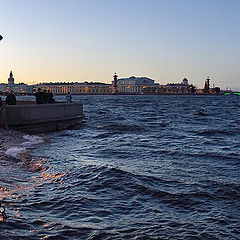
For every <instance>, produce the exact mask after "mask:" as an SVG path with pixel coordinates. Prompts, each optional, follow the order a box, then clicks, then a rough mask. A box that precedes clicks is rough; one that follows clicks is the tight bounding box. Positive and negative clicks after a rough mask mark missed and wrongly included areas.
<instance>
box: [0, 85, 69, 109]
mask: <svg viewBox="0 0 240 240" xmlns="http://www.w3.org/2000/svg"><path fill="white" fill-rule="evenodd" d="M34 96H35V97H36V102H37V104H47V103H54V102H55V99H54V97H53V93H52V92H50V90H48V91H47V90H44V91H42V90H41V88H38V91H37V92H36V93H35V94H34ZM5 103H6V105H16V103H17V100H16V96H15V94H14V92H13V90H11V91H10V92H9V93H8V95H7V97H6V99H5ZM66 103H72V95H71V94H70V92H68V94H67V95H66ZM2 105H3V101H2V98H1V97H0V107H2Z"/></svg>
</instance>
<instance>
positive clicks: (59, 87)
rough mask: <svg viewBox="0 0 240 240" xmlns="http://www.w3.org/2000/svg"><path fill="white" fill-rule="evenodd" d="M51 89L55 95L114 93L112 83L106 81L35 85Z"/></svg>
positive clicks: (35, 88)
mask: <svg viewBox="0 0 240 240" xmlns="http://www.w3.org/2000/svg"><path fill="white" fill-rule="evenodd" d="M38 88H41V90H49V91H51V92H52V93H53V94H54V95H56V94H60V95H61V94H67V93H68V92H70V93H71V94H92V95H107V94H112V85H111V84H105V83H93V82H91V83H89V82H84V83H77V82H76V83H42V84H37V85H35V86H34V90H35V91H37V89H38Z"/></svg>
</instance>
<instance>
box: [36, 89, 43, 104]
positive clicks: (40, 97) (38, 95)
mask: <svg viewBox="0 0 240 240" xmlns="http://www.w3.org/2000/svg"><path fill="white" fill-rule="evenodd" d="M34 95H35V97H36V102H37V104H44V102H45V97H44V95H45V94H44V92H42V91H41V88H38V91H37V92H36V93H35V94H34Z"/></svg>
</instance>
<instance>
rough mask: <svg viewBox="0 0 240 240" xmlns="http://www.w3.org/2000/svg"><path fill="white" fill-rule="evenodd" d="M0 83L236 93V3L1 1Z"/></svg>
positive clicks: (239, 35) (239, 26) (239, 42)
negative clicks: (206, 88) (157, 86)
mask: <svg viewBox="0 0 240 240" xmlns="http://www.w3.org/2000/svg"><path fill="white" fill-rule="evenodd" d="M0 35H2V36H3V39H2V41H1V42H0V83H6V82H7V78H8V75H9V72H10V70H12V71H13V73H14V77H15V81H16V83H19V82H25V83H27V84H33V83H40V82H50V81H51V82H57V81H60V82H64V81H66V82H75V81H78V82H83V81H94V82H95V81H98V82H105V83H111V80H112V76H113V74H114V72H117V74H118V76H119V77H129V76H132V75H134V76H145V77H149V78H152V79H154V80H155V81H156V82H157V83H162V84H165V83H168V82H180V81H181V80H182V79H183V78H184V77H186V78H188V79H189V81H190V83H193V84H194V85H197V86H198V87H203V85H204V81H205V79H206V77H207V76H210V79H211V83H215V86H220V87H221V88H222V89H225V88H226V87H228V88H232V89H235V90H240V67H239V58H240V0H118V1H117V0H0Z"/></svg>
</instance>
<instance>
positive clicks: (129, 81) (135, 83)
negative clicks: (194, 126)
mask: <svg viewBox="0 0 240 240" xmlns="http://www.w3.org/2000/svg"><path fill="white" fill-rule="evenodd" d="M114 84H115V83H114V81H113V82H112V85H113V86H114ZM158 86H159V84H158V83H154V80H152V79H150V78H147V77H134V76H132V77H129V78H121V79H118V80H117V92H118V93H132V94H141V93H144V92H146V89H147V88H157V87H158Z"/></svg>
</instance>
